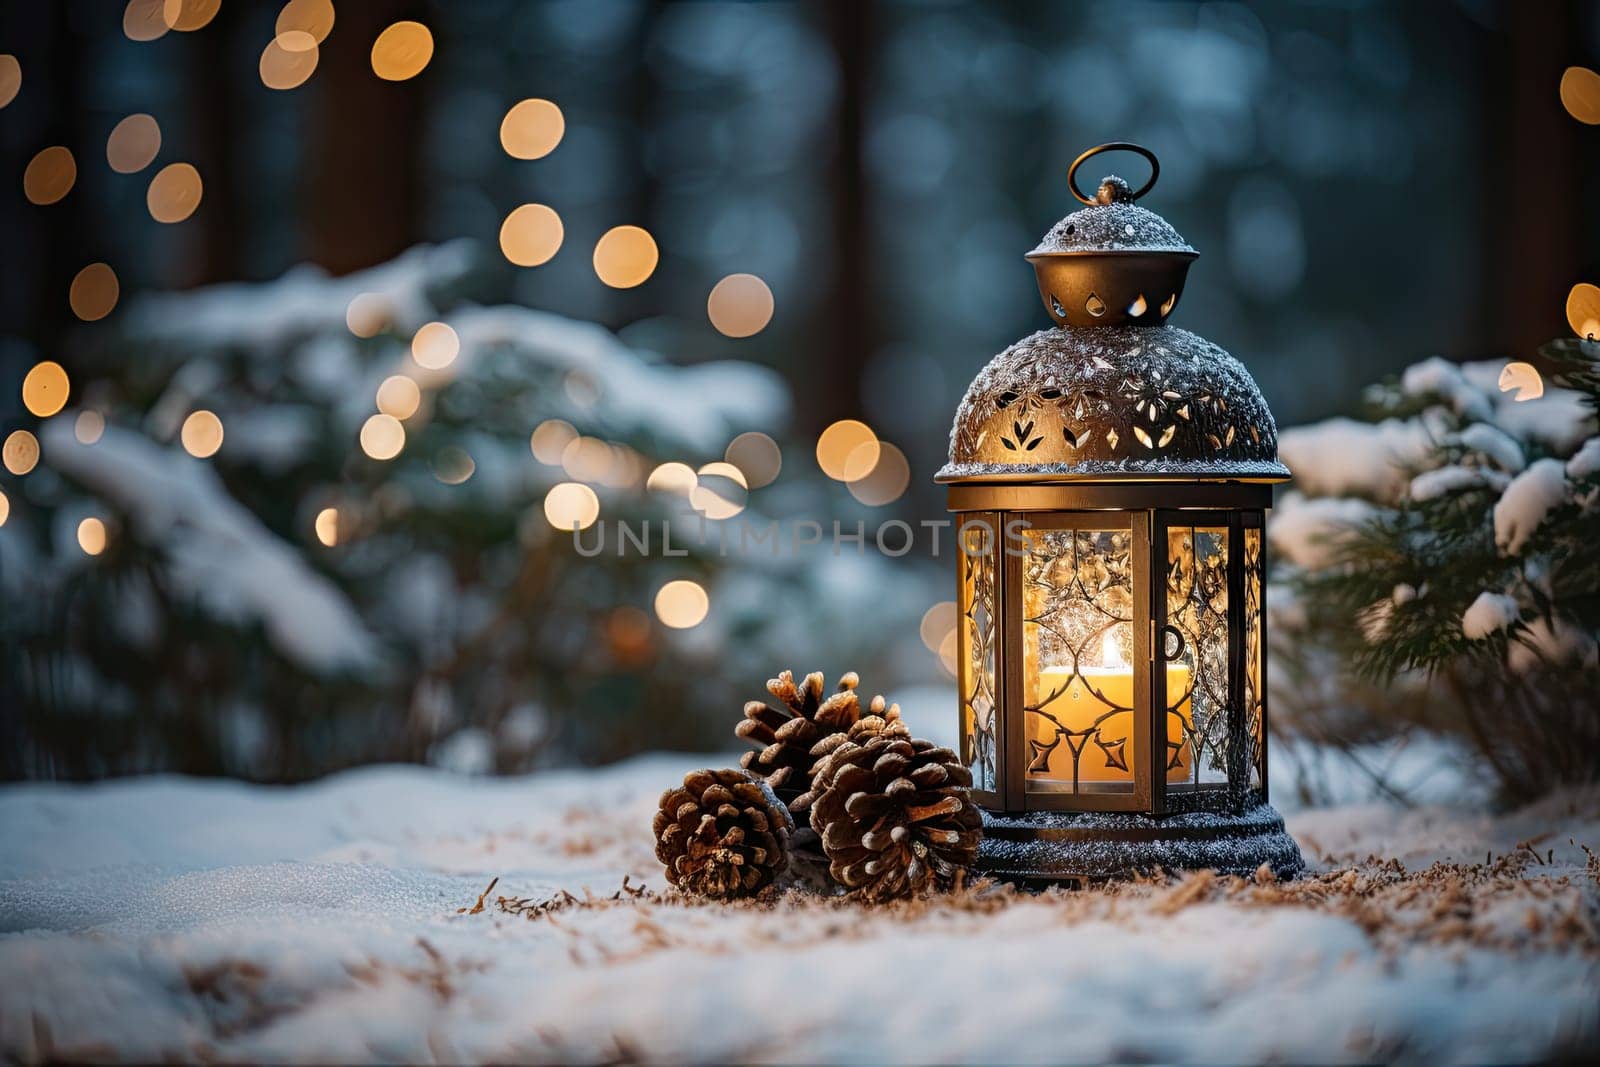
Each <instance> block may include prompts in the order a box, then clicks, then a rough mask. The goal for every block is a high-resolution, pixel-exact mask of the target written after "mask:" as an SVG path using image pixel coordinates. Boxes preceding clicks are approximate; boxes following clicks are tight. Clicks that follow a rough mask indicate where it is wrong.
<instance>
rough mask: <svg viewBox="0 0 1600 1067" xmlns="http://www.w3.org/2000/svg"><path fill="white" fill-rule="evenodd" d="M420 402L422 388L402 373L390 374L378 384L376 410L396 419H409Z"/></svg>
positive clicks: (415, 411)
mask: <svg viewBox="0 0 1600 1067" xmlns="http://www.w3.org/2000/svg"><path fill="white" fill-rule="evenodd" d="M421 404H422V390H421V389H419V388H417V383H416V382H414V381H412V380H411V379H410V378H407V377H406V376H405V375H404V374H391V375H390V376H389V377H387V378H385V379H384V380H383V384H382V385H380V386H378V410H379V411H381V412H383V413H384V414H385V415H393V416H394V417H395V418H397V419H409V418H410V417H411V416H413V415H415V414H416V413H417V408H418V407H420V406H421Z"/></svg>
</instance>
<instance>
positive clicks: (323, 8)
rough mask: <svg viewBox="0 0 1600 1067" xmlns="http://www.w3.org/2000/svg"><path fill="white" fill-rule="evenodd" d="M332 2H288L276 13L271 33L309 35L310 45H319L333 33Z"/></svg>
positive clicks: (295, 0) (298, 0) (305, 0)
mask: <svg viewBox="0 0 1600 1067" xmlns="http://www.w3.org/2000/svg"><path fill="white" fill-rule="evenodd" d="M333 19H334V15H333V3H332V0H289V2H288V3H287V4H284V5H283V10H282V11H279V12H278V21H277V23H276V25H274V26H273V32H274V33H275V34H278V35H279V36H282V35H283V34H285V33H288V32H289V31H290V30H299V31H301V32H302V33H307V34H310V35H311V43H312V44H314V45H316V44H321V43H322V42H323V41H326V40H327V39H328V34H330V33H332V32H333Z"/></svg>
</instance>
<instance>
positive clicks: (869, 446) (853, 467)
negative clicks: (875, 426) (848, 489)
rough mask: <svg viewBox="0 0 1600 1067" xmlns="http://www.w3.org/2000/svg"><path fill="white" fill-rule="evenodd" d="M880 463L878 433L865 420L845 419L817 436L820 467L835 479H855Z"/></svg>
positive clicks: (850, 480) (818, 464)
mask: <svg viewBox="0 0 1600 1067" xmlns="http://www.w3.org/2000/svg"><path fill="white" fill-rule="evenodd" d="M877 465H878V436H877V434H875V433H873V432H872V429H871V427H869V426H868V425H867V424H866V423H864V422H858V421H856V420H855V419H841V420H840V421H838V422H836V423H834V424H833V425H832V426H829V427H828V428H827V429H826V430H823V431H822V436H821V437H819V438H817V466H819V467H821V468H822V473H823V474H826V475H827V476H828V477H830V478H832V479H833V480H834V481H839V482H852V481H855V480H856V479H858V478H862V477H865V476H866V475H867V474H869V473H871V471H872V469H873V468H874V467H876V466H877Z"/></svg>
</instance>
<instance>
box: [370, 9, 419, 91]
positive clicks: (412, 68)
mask: <svg viewBox="0 0 1600 1067" xmlns="http://www.w3.org/2000/svg"><path fill="white" fill-rule="evenodd" d="M432 58H433V34H431V33H429V32H428V27H426V26H424V25H423V24H422V23H420V22H396V23H395V24H394V25H393V26H390V27H389V28H388V29H386V30H384V31H383V32H382V33H380V34H378V39H377V40H376V41H374V42H372V73H374V74H376V75H377V76H378V77H380V78H382V79H383V80H384V81H391V82H403V81H405V80H406V79H407V78H415V77H416V76H417V75H418V74H421V73H422V68H423V67H426V66H427V65H428V60H430V59H432Z"/></svg>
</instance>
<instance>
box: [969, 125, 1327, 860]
mask: <svg viewBox="0 0 1600 1067" xmlns="http://www.w3.org/2000/svg"><path fill="white" fill-rule="evenodd" d="M1111 149H1126V150H1129V151H1133V152H1137V153H1139V154H1140V155H1143V156H1144V157H1145V158H1146V159H1147V160H1148V161H1149V163H1150V169H1151V173H1150V179H1149V181H1147V182H1146V183H1145V185H1144V187H1143V188H1141V189H1140V190H1138V191H1137V192H1133V191H1131V190H1130V189H1129V186H1128V184H1127V183H1126V182H1124V181H1123V180H1122V179H1120V178H1117V177H1107V178H1106V179H1104V180H1103V181H1102V182H1101V183H1100V186H1099V188H1098V191H1097V194H1096V195H1095V196H1094V198H1092V199H1091V198H1089V197H1086V196H1084V195H1083V193H1081V192H1080V191H1079V190H1078V187H1077V184H1076V181H1075V177H1076V173H1077V170H1078V168H1079V167H1080V166H1081V165H1082V164H1083V163H1084V161H1085V160H1087V159H1089V158H1090V157H1091V156H1094V155H1096V154H1098V153H1101V152H1105V151H1108V150H1111ZM1159 172H1160V166H1159V164H1158V163H1157V161H1156V157H1155V156H1154V154H1152V153H1151V152H1150V151H1148V150H1147V149H1144V148H1141V147H1139V146H1138V145H1132V144H1126V143H1120V142H1119V143H1114V144H1106V145H1100V146H1099V147H1096V148H1092V149H1090V150H1089V151H1087V152H1085V153H1083V155H1081V156H1079V157H1078V159H1077V160H1076V161H1074V162H1073V164H1072V167H1071V168H1070V169H1069V170H1068V172H1067V182H1068V185H1069V187H1070V188H1071V189H1072V192H1073V195H1074V196H1076V197H1077V198H1078V199H1079V200H1081V201H1082V202H1083V203H1085V204H1087V205H1088V206H1087V207H1086V208H1084V209H1083V210H1080V211H1077V212H1074V213H1073V214H1071V215H1068V216H1067V217H1066V218H1064V219H1062V220H1061V221H1060V222H1058V223H1056V225H1055V226H1054V227H1052V228H1051V230H1050V232H1049V233H1048V234H1046V235H1045V237H1044V240H1043V241H1041V242H1040V244H1039V247H1037V248H1036V249H1034V250H1033V251H1032V252H1031V253H1029V255H1028V257H1027V258H1028V260H1029V261H1030V262H1032V264H1033V267H1034V270H1035V272H1036V273H1037V275H1038V281H1039V294H1040V296H1041V297H1042V299H1043V300H1044V304H1045V308H1046V309H1047V310H1048V311H1049V312H1050V317H1051V318H1053V319H1054V320H1055V322H1056V324H1057V328H1055V329H1048V330H1042V331H1040V332H1038V333H1035V334H1033V335H1032V336H1031V337H1026V338H1024V339H1022V340H1021V341H1018V342H1017V343H1016V344H1013V345H1012V346H1011V347H1010V348H1008V349H1006V350H1005V351H1004V352H1002V353H1001V354H1000V355H998V356H996V357H995V358H994V360H993V361H992V362H990V364H989V365H988V366H987V367H985V368H984V369H983V371H982V372H980V373H979V374H978V376H977V378H976V379H974V381H973V383H972V385H971V386H970V387H969V388H968V390H967V394H966V397H965V399H963V400H962V402H961V407H960V409H959V410H958V411H957V413H956V419H955V425H954V427H953V429H952V431H951V435H950V462H949V464H947V465H946V466H945V468H944V469H943V470H942V471H940V472H939V475H938V481H940V482H942V483H944V484H946V485H947V486H948V493H949V508H950V510H951V511H952V512H955V513H956V514H957V527H958V530H959V535H958V542H959V547H960V551H959V552H957V553H956V556H957V560H958V562H957V568H958V589H959V592H958V598H957V605H958V608H959V611H960V619H959V626H958V635H959V636H958V641H959V645H958V651H957V667H958V671H957V673H958V681H959V687H960V715H961V744H962V757H963V759H964V761H965V762H966V763H967V765H968V766H969V767H970V768H971V770H972V776H973V784H974V798H975V799H976V800H977V801H978V803H979V804H980V805H981V806H982V807H983V808H984V809H985V816H984V818H985V826H984V841H983V846H982V850H981V852H980V854H979V864H980V866H981V867H983V868H984V869H986V870H988V871H990V872H992V873H995V874H998V875H1001V876H1004V877H1008V878H1011V879H1015V880H1022V881H1078V882H1083V881H1092V880H1095V879H1101V878H1108V877H1116V876H1119V875H1127V874H1131V873H1133V872H1135V871H1139V870H1147V869H1152V868H1157V867H1161V868H1200V867H1212V868H1216V869H1218V870H1220V871H1224V872H1230V873H1236V874H1250V873H1252V872H1254V871H1256V870H1257V869H1258V868H1259V867H1260V866H1261V864H1263V863H1265V864H1267V865H1268V866H1270V867H1271V868H1272V870H1273V871H1274V872H1275V873H1276V874H1277V875H1279V876H1280V877H1288V876H1292V875H1294V874H1296V873H1298V872H1299V871H1300V870H1301V868H1302V860H1301V857H1300V850H1299V848H1298V847H1297V846H1296V845H1295V843H1294V840H1293V838H1291V837H1290V836H1289V835H1288V834H1287V833H1286V832H1285V831H1284V827H1283V820H1282V818H1281V817H1280V816H1279V815H1278V814H1277V812H1275V811H1274V810H1273V809H1272V808H1271V806H1270V805H1269V804H1268V802H1267V693H1266V634H1265V613H1264V601H1265V597H1266V584H1265V553H1266V541H1265V537H1264V533H1265V530H1264V523H1265V519H1266V512H1267V509H1268V508H1269V507H1270V506H1271V502H1272V485H1273V484H1274V483H1278V482H1283V481H1285V480H1287V478H1288V477H1289V471H1288V469H1287V468H1286V467H1284V465H1283V464H1282V463H1280V462H1279V461H1278V456H1277V430H1276V427H1275V426H1274V425H1273V421H1272V415H1271V413H1270V412H1269V411H1268V410H1267V406H1266V403H1265V402H1264V401H1263V400H1262V398H1261V393H1260V391H1259V390H1258V389H1257V387H1256V384H1255V382H1254V381H1253V380H1252V379H1251V377H1250V374H1249V373H1248V372H1247V371H1246V370H1245V369H1244V367H1243V366H1242V365H1240V363H1239V362H1238V361H1237V360H1235V359H1234V358H1233V357H1232V356H1230V355H1229V354H1228V353H1227V352H1225V351H1223V350H1222V349H1221V348H1219V347H1217V346H1216V345H1214V344H1212V343H1211V342H1209V341H1207V340H1205V339H1203V338H1201V337H1197V336H1196V335H1194V334H1192V333H1189V332H1188V331H1186V330H1181V329H1179V328H1177V327H1176V326H1170V325H1167V319H1168V317H1169V316H1170V315H1171V313H1172V310H1173V308H1174V306H1175V305H1176V304H1177V302H1178V298H1179V297H1180V296H1181V295H1182V293H1183V284H1184V278H1185V276H1186V275H1187V273H1188V270H1189V266H1190V264H1191V263H1192V262H1193V261H1194V260H1195V258H1196V256H1197V253H1196V252H1195V250H1194V249H1192V248H1190V247H1189V246H1188V245H1187V244H1186V243H1184V240H1183V238H1181V237H1180V236H1178V233H1177V231H1176V230H1174V229H1173V228H1172V226H1171V225H1169V224H1168V223H1167V222H1166V220H1165V219H1163V218H1161V217H1160V216H1159V215H1156V214H1155V213H1153V212H1151V211H1147V210H1146V209H1144V208H1142V207H1139V206H1137V205H1136V204H1135V203H1134V201H1135V200H1137V199H1138V198H1139V197H1140V196H1143V195H1144V194H1145V193H1147V192H1149V190H1150V188H1151V187H1152V186H1153V185H1154V184H1155V182H1156V178H1157V176H1158V175H1159Z"/></svg>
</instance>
